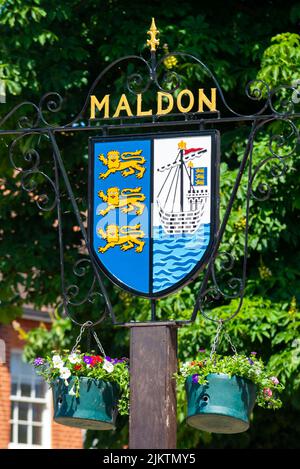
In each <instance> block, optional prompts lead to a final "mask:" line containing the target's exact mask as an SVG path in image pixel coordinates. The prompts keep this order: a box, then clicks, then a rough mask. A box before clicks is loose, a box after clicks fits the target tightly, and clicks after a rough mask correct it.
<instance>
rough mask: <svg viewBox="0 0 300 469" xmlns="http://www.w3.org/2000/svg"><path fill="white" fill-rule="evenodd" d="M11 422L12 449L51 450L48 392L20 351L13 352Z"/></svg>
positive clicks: (10, 446)
mask: <svg viewBox="0 0 300 469" xmlns="http://www.w3.org/2000/svg"><path fill="white" fill-rule="evenodd" d="M10 372H11V419H10V428H11V434H10V445H9V448H24V447H25V448H29V447H30V448H50V433H51V417H50V409H49V390H48V386H47V384H46V383H45V381H44V379H43V378H42V377H41V376H38V375H37V374H36V372H35V370H34V368H33V366H32V365H29V364H28V363H25V362H24V361H23V360H22V352H21V351H12V352H11V362H10Z"/></svg>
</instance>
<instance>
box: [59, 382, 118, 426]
mask: <svg viewBox="0 0 300 469" xmlns="http://www.w3.org/2000/svg"><path fill="white" fill-rule="evenodd" d="M68 382H69V385H68V386H66V385H65V382H64V381H63V380H61V379H58V380H56V381H55V382H53V383H52V390H53V403H54V420H55V422H57V423H60V424H62V425H68V426H69V427H80V428H86V429H88V428H89V429H92V430H114V429H115V428H116V427H115V422H116V417H117V402H118V397H119V389H118V386H117V384H116V383H109V382H107V381H102V380H97V379H91V378H85V377H81V378H79V384H80V388H79V394H80V396H79V397H76V396H71V395H70V394H69V391H70V390H71V389H72V387H73V386H74V383H75V380H74V378H70V379H69V380H68Z"/></svg>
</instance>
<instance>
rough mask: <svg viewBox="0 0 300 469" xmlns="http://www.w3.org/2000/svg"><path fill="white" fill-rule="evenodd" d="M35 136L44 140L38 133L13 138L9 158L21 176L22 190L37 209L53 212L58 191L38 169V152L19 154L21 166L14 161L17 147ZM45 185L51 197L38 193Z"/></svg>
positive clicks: (33, 150) (34, 149) (50, 180)
mask: <svg viewBox="0 0 300 469" xmlns="http://www.w3.org/2000/svg"><path fill="white" fill-rule="evenodd" d="M35 136H38V137H39V139H40V138H41V137H44V138H45V135H43V134H40V133H38V132H30V133H26V134H22V135H21V136H19V137H17V138H15V139H14V140H13V141H12V143H11V145H10V147H9V158H10V162H11V164H12V166H13V168H14V169H15V170H16V171H18V173H19V174H20V176H21V187H22V189H23V190H24V191H26V192H28V193H29V195H31V198H33V200H34V201H35V203H36V205H37V207H38V208H39V209H40V210H41V211H44V212H48V211H51V210H53V209H54V208H55V206H56V205H57V200H58V191H57V187H56V184H55V182H54V181H53V180H52V179H51V178H50V177H49V176H48V175H47V174H46V173H45V172H44V171H42V170H41V169H40V164H41V157H40V153H39V151H38V150H37V149H36V148H33V147H32V148H29V149H26V150H25V151H23V153H21V155H22V159H23V164H22V166H20V165H19V164H17V162H16V160H15V158H16V155H15V153H16V151H17V148H18V146H19V145H20V144H23V145H24V142H23V141H24V139H25V138H28V137H35ZM19 152H20V150H19ZM24 165H25V167H24ZM28 166H29V167H28ZM45 183H47V184H48V185H49V187H50V188H51V194H52V196H51V197H50V196H49V195H48V194H46V193H44V192H43V193H41V194H40V193H39V187H41V186H42V187H43V190H44V185H45Z"/></svg>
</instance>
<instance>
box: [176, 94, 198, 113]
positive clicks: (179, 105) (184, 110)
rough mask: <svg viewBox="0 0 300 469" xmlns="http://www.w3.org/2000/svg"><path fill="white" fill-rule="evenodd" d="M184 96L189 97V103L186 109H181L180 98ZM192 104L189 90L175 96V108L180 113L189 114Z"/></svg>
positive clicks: (192, 98)
mask: <svg viewBox="0 0 300 469" xmlns="http://www.w3.org/2000/svg"><path fill="white" fill-rule="evenodd" d="M185 94H186V95H187V96H188V97H189V100H190V103H189V105H188V106H187V107H183V106H182V104H181V99H182V96H184V95H185ZM194 102H195V99H194V95H193V93H192V92H191V91H190V90H182V91H180V93H179V94H178V96H177V107H178V110H179V111H180V112H189V111H190V110H191V109H192V107H193V106H194Z"/></svg>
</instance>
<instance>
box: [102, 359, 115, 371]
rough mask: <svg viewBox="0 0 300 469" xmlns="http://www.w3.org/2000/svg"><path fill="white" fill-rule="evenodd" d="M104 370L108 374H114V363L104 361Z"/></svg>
mask: <svg viewBox="0 0 300 469" xmlns="http://www.w3.org/2000/svg"><path fill="white" fill-rule="evenodd" d="M103 368H104V370H106V371H107V372H108V373H112V372H113V371H114V365H113V364H112V363H110V362H109V361H108V360H104V363H103Z"/></svg>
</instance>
